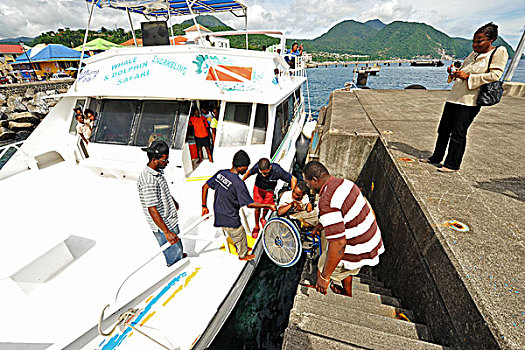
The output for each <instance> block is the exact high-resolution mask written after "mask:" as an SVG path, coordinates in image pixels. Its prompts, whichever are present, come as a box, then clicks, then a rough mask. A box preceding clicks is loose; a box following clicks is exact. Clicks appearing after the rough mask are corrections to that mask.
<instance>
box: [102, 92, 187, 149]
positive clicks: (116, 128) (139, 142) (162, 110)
mask: <svg viewBox="0 0 525 350" xmlns="http://www.w3.org/2000/svg"><path fill="white" fill-rule="evenodd" d="M189 108H190V102H189V101H137V100H103V101H102V103H101V106H100V113H99V115H100V116H99V120H98V122H97V126H96V128H95V130H94V133H95V135H94V142H97V143H110V144H118V145H129V146H139V147H145V146H148V145H149V144H150V143H151V142H152V141H153V140H157V139H158V140H164V141H166V142H167V143H168V144H169V145H171V146H172V147H173V146H175V148H181V147H182V144H180V145H174V143H175V139H176V136H177V132H178V130H177V126H178V123H179V119H180V117H181V115H183V116H184V115H185V116H187V115H188V113H189Z"/></svg>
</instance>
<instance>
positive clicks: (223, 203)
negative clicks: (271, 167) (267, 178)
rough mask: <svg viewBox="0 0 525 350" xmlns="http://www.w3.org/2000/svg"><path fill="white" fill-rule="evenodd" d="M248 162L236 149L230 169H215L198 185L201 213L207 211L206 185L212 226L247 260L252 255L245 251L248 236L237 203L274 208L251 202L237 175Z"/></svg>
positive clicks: (246, 156) (245, 169) (240, 173)
mask: <svg viewBox="0 0 525 350" xmlns="http://www.w3.org/2000/svg"><path fill="white" fill-rule="evenodd" d="M248 165H250V157H249V156H248V154H247V153H246V152H245V151H243V150H240V151H238V152H237V153H235V155H234V156H233V166H232V168H231V169H224V170H220V171H218V172H217V173H216V174H215V175H213V176H212V177H211V178H210V179H209V180H208V181H207V182H206V183H205V184H204V185H203V186H202V215H203V216H204V215H206V214H208V213H209V210H208V207H207V200H208V189H209V188H211V189H212V190H215V199H214V201H213V211H214V214H215V223H214V226H215V227H220V228H222V229H223V230H224V231H225V232H226V233H227V234H228V235H229V236H230V237H231V239H232V241H233V243H234V244H235V248H236V249H237V254H238V255H239V259H240V260H245V261H250V260H253V259H254V258H255V255H254V254H248V240H247V239H246V232H245V230H244V227H243V226H242V223H241V217H240V215H239V210H240V209H241V207H244V206H247V207H248V208H259V209H260V208H265V209H270V210H271V211H275V210H276V207H275V204H260V203H254V202H253V199H252V197H251V196H250V193H249V192H248V189H247V188H246V185H245V184H244V181H242V180H241V178H240V177H239V175H243V174H245V173H246V171H247V170H248Z"/></svg>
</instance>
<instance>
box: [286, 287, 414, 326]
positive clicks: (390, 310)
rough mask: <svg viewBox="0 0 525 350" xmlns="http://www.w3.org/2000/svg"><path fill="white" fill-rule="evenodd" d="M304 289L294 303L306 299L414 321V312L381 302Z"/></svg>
mask: <svg viewBox="0 0 525 350" xmlns="http://www.w3.org/2000/svg"><path fill="white" fill-rule="evenodd" d="M303 288H304V287H303ZM304 289H306V290H301V291H300V292H299V293H297V295H296V296H295V301H294V303H296V302H297V299H298V298H306V299H313V300H319V301H322V302H325V303H328V304H335V305H339V306H341V307H343V308H351V309H356V310H360V311H362V312H367V313H373V314H376V315H381V316H386V317H392V318H396V316H397V315H399V314H400V313H403V314H405V315H406V316H407V317H408V318H409V319H411V320H413V319H414V315H413V314H412V311H410V310H405V309H403V308H401V307H395V306H391V305H386V304H381V302H379V300H376V301H375V302H368V301H366V300H361V299H357V298H354V297H345V296H342V295H337V294H334V293H331V291H330V292H328V294H327V295H323V294H321V293H318V292H316V291H315V289H312V288H304Z"/></svg>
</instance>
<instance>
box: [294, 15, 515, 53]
mask: <svg viewBox="0 0 525 350" xmlns="http://www.w3.org/2000/svg"><path fill="white" fill-rule="evenodd" d="M381 25H382V22H381V21H379V20H372V21H367V22H366V23H361V22H356V21H353V20H348V21H343V22H341V23H338V24H336V25H335V26H334V27H332V28H331V29H330V30H329V31H328V32H326V33H325V34H323V35H321V36H320V37H318V38H315V39H313V40H297V39H295V40H289V41H288V42H289V43H290V42H292V41H297V42H302V43H303V46H304V47H305V50H307V51H310V52H314V53H315V52H333V53H346V54H356V55H363V54H364V55H368V56H370V58H395V57H397V58H414V57H432V58H441V57H442V56H443V55H447V56H453V57H456V58H464V57H466V56H467V55H468V54H469V53H470V52H471V51H472V46H471V41H470V40H468V39H463V38H451V37H450V36H448V35H447V34H445V33H443V32H441V31H439V30H437V29H435V28H433V27H432V26H429V25H427V24H424V23H416V22H402V21H395V22H392V23H389V24H387V25H384V26H383V27H381ZM495 45H503V46H505V47H506V48H507V50H508V52H509V54H510V55H511V56H512V55H514V50H512V47H510V45H509V44H508V43H507V42H506V41H505V40H504V39H502V38H501V37H500V38H498V39H497V40H496V41H495Z"/></svg>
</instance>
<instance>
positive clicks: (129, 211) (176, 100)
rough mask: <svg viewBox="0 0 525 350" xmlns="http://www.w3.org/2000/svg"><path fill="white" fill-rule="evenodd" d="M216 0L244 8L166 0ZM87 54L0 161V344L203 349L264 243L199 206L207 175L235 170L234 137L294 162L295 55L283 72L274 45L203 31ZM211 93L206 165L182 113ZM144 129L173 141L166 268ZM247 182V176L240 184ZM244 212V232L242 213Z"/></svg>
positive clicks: (108, 0) (249, 220) (198, 7)
mask: <svg viewBox="0 0 525 350" xmlns="http://www.w3.org/2000/svg"><path fill="white" fill-rule="evenodd" d="M131 2H133V3H136V4H137V3H140V6H143V7H134V8H129V10H130V11H138V12H140V11H146V10H148V9H149V10H148V11H160V10H158V7H155V6H158V4H159V3H161V5H162V4H164V6H167V3H166V2H164V1H160V2H159V1H143V0H142V1H136V0H135V1H131ZM100 3H104V4H105V5H109V6H111V5H114V6H115V7H123V6H124V5H125V3H126V1H124V0H118V1H112V0H105V1H103V2H102V1H99V2H98V4H100ZM145 3H149V5H148V4H146V5H144V4H145ZM225 3H228V4H229V5H228V6H231V7H232V9H233V7H236V8H239V9H240V10H241V11H243V12H244V13H245V7H244V5H242V4H240V3H239V2H237V1H229V0H224V1H221V2H220V4H221V6H222V7H220V8H219V7H217V6H218V5H217V4H218V2H217V1H215V0H202V1H192V2H191V3H190V2H186V1H172V0H170V3H169V4H170V6H173V7H170V9H171V10H172V11H171V15H173V14H175V13H183V12H184V11H189V12H192V13H194V12H199V13H202V12H214V11H220V10H224V9H225V7H224V6H226V5H224V4H225ZM185 4H186V5H185ZM183 5H184V6H185V7H184V6H183ZM144 6H146V7H144ZM148 6H152V7H148ZM175 6H178V7H176V8H175ZM192 6H193V7H192ZM124 8H125V6H124ZM156 9H157V10H156ZM91 10H92V11H93V7H91ZM183 10H184V11H183ZM115 13H118V12H116V11H115ZM150 14H151V12H150ZM243 33H244V32H243ZM273 33H274V34H275V32H273ZM282 43H283V45H284V40H282ZM283 48H284V47H283ZM84 63H85V67H84V68H83V69H82V71H81V72H80V73H79V77H78V79H77V81H76V82H75V84H74V85H73V86H72V87H71V89H70V90H69V91H68V92H67V93H66V94H64V95H62V96H61V100H60V101H59V102H58V104H57V105H56V106H55V107H54V108H53V110H52V111H51V112H50V113H49V115H48V116H47V117H46V118H45V119H44V121H43V122H42V123H41V124H40V125H39V126H38V128H37V129H36V130H35V131H34V132H33V133H32V134H31V136H30V137H29V138H28V139H27V140H26V141H25V142H24V144H23V145H22V146H21V147H20V149H19V150H18V152H17V153H16V154H15V155H14V156H13V157H12V158H11V159H10V160H9V161H8V162H7V164H6V165H5V166H4V167H3V168H2V169H1V170H0V193H1V195H2V201H1V204H0V213H1V217H2V226H1V234H0V295H1V296H2V298H1V300H0V309H1V310H2V315H3V316H2V317H1V320H0V349H10V350H11V349H38V350H39V349H115V348H118V349H157V348H158V349H163V348H167V349H190V348H192V349H203V348H206V347H208V346H209V345H210V343H211V342H212V341H213V339H214V337H215V335H216V334H217V332H218V331H219V330H220V328H221V326H222V325H223V323H224V322H225V320H226V318H227V317H228V315H229V314H230V312H231V310H232V309H233V307H234V306H235V304H236V302H237V300H238V299H239V297H240V295H241V293H242V291H243V289H244V287H245V285H246V283H247V282H248V280H249V278H250V276H251V274H252V273H253V271H254V269H255V267H256V264H257V262H258V259H259V258H260V257H261V254H262V249H261V244H259V240H257V241H256V242H253V241H252V242H251V244H252V245H253V249H254V252H255V254H257V257H258V259H256V260H254V261H252V262H249V263H246V262H243V261H240V260H239V259H238V258H237V256H236V255H235V249H234V248H233V246H231V245H230V244H228V243H227V242H225V237H224V235H223V233H222V232H220V231H219V230H218V229H216V228H214V227H213V225H212V221H213V220H206V221H204V220H203V219H202V218H201V187H202V185H203V183H204V181H206V180H207V179H208V178H210V177H211V176H212V175H213V174H214V173H215V172H216V171H218V170H220V169H224V168H230V167H231V162H232V157H233V154H234V153H235V152H236V151H237V150H239V149H244V150H245V151H247V152H248V154H249V155H250V157H251V160H252V164H254V163H255V162H256V161H257V160H258V159H259V158H260V157H263V156H265V157H270V158H271V159H272V160H273V161H275V162H278V163H280V165H281V166H282V167H283V168H285V169H289V170H291V168H292V165H293V163H294V157H295V154H296V146H295V144H296V140H297V139H298V138H299V137H300V135H301V132H302V128H303V125H304V123H305V120H306V113H305V108H304V105H305V100H304V97H303V91H302V86H303V83H304V82H305V81H306V78H305V76H304V65H303V63H302V62H297V65H296V67H297V69H296V70H294V71H291V70H289V69H288V65H287V64H286V62H285V61H284V59H283V58H282V56H280V55H279V54H276V53H269V52H261V51H249V50H241V49H230V48H216V47H211V46H197V45H183V46H173V45H166V46H145V47H134V48H119V49H112V50H109V51H106V52H104V53H101V54H98V55H95V56H93V57H91V58H89V59H87V60H85V62H84ZM212 101H213V103H217V104H218V106H219V108H220V116H219V123H218V128H217V139H216V143H215V147H214V151H213V158H214V163H210V162H209V161H208V160H204V161H203V162H202V163H200V164H198V165H197V163H196V162H195V160H192V142H193V135H192V134H191V132H188V130H187V126H188V118H189V117H188V115H189V111H190V108H192V107H193V106H195V105H203V104H205V103H212ZM77 106H82V107H84V108H90V109H93V110H95V111H96V112H97V114H98V125H97V126H96V128H95V130H94V134H93V136H92V142H90V143H89V144H88V145H87V146H86V147H84V146H83V144H82V142H81V141H80V139H79V137H78V136H77V135H75V125H76V121H75V119H74V118H73V112H72V109H73V108H74V107H77ZM154 138H161V139H164V140H166V141H167V142H168V143H169V144H170V147H171V150H170V165H169V166H168V167H167V168H166V172H165V176H166V178H167V180H168V184H169V185H170V191H171V193H172V194H173V195H174V197H175V198H176V199H177V201H178V202H179V203H180V211H179V226H180V229H181V235H180V236H181V238H182V242H183V245H184V251H185V252H186V253H187V254H188V257H187V258H184V259H182V260H180V261H179V262H177V263H176V264H174V265H173V266H171V267H166V263H165V260H164V256H163V254H162V253H161V250H160V249H159V247H158V245H157V243H156V240H155V239H154V236H153V235H152V234H151V230H150V228H149V226H148V224H147V221H146V218H145V217H144V214H143V212H142V209H141V206H140V201H139V198H138V193H137V188H136V180H137V177H138V175H139V174H140V172H141V171H142V169H143V168H144V167H145V165H146V163H147V158H146V155H145V153H144V152H142V151H141V150H140V147H144V146H146V145H147V144H148V143H149V142H150V141H151V140H152V139H154ZM252 184H253V178H251V181H249V183H248V188H249V189H251V188H252V187H253V186H252ZM209 197H210V196H209ZM209 203H210V207H211V200H209ZM242 212H243V213H244V215H243V221H244V225H245V226H247V227H246V228H247V230H248V232H250V228H251V226H252V225H253V215H252V212H251V211H250V210H242ZM248 226H249V227H248ZM221 247H222V248H221ZM230 247H231V252H230V249H229V248H230ZM164 248H166V247H164ZM106 305H109V306H108V307H107V308H106V309H104V308H105V306H106ZM103 310H105V312H104V313H103V314H102V311H103ZM101 314H102V320H101V321H102V322H100V325H99V318H100V317H101ZM119 319H120V322H119ZM115 325H118V326H117V327H116V329H114V331H113V332H112V333H111V335H109V336H104V335H102V334H107V333H110V331H111V329H112V328H113V327H114V326H115Z"/></svg>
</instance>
